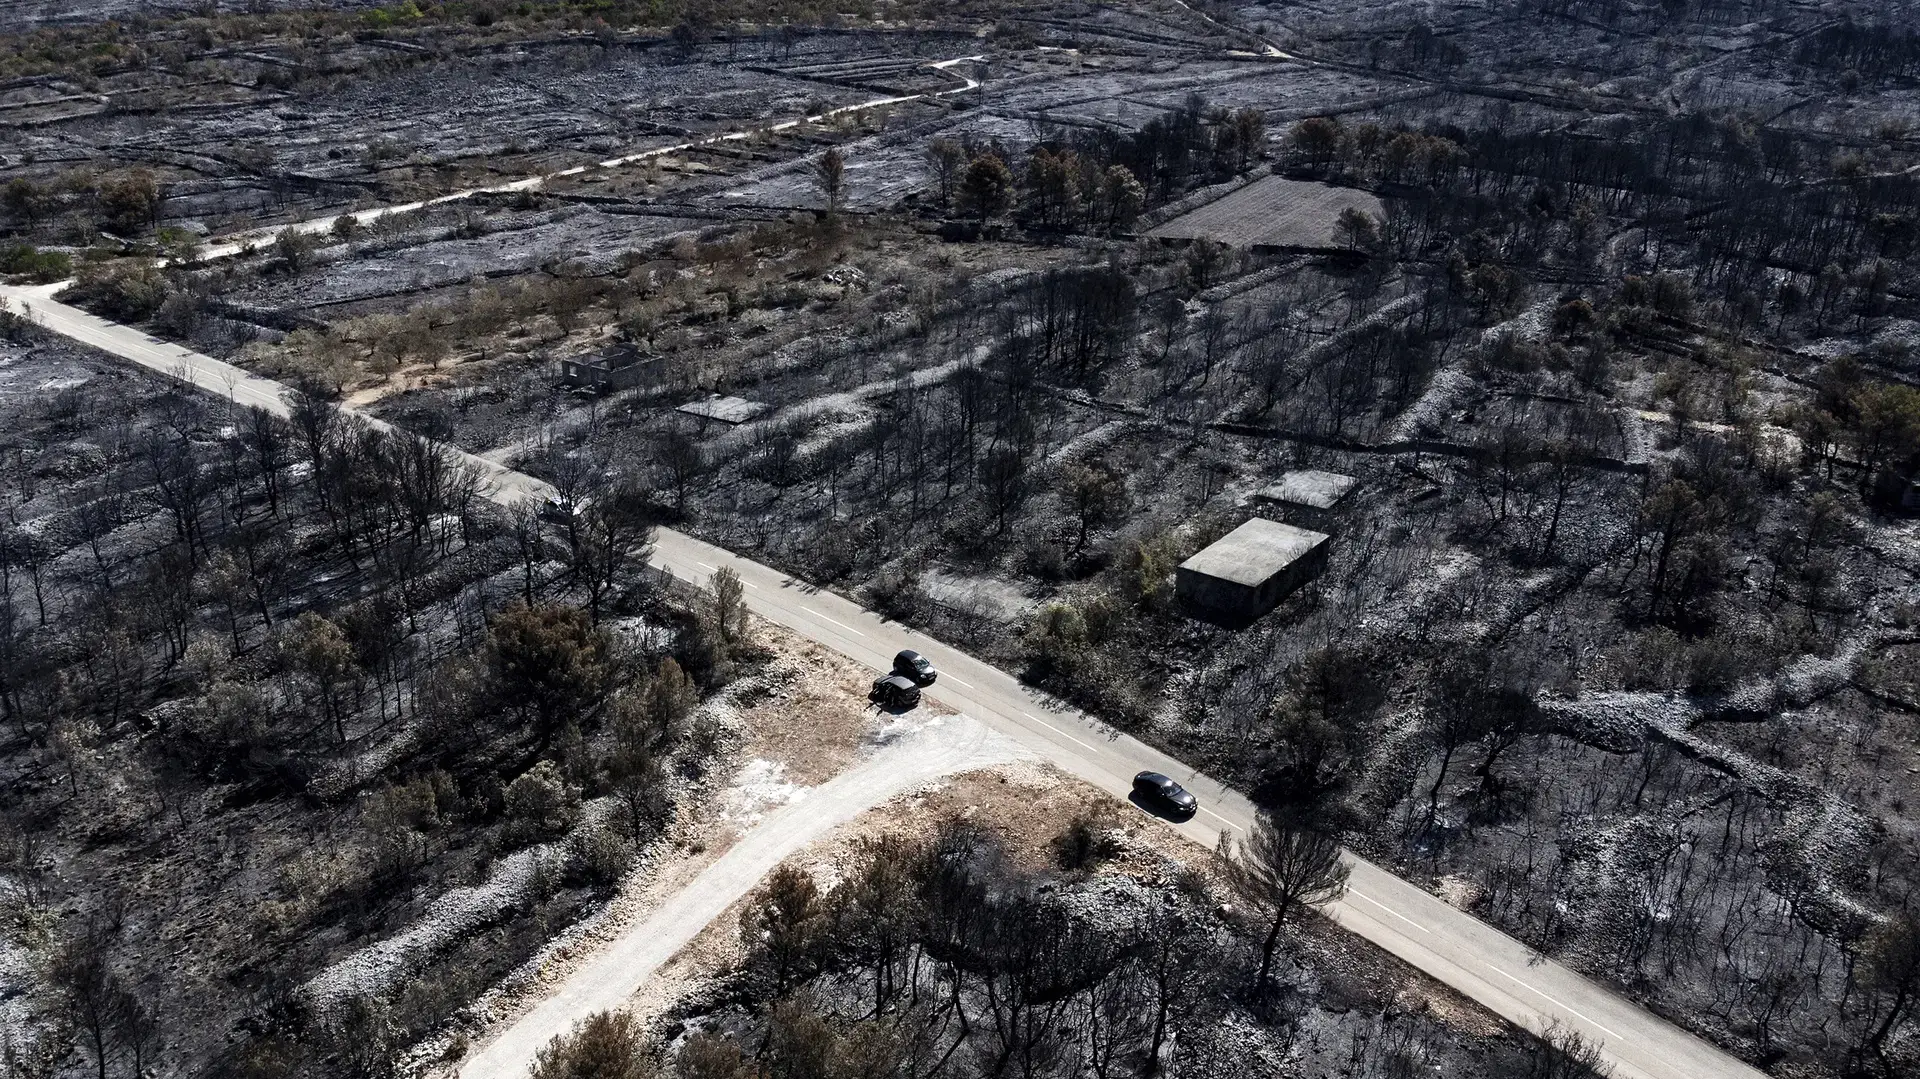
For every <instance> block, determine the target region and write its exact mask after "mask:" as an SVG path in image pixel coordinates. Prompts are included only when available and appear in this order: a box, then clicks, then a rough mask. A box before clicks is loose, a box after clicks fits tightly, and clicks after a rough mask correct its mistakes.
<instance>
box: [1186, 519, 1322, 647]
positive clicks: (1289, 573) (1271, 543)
mask: <svg viewBox="0 0 1920 1079" xmlns="http://www.w3.org/2000/svg"><path fill="white" fill-rule="evenodd" d="M1327 539H1328V537H1327V534H1326V533H1324V532H1309V531H1308V530H1306V529H1304V528H1295V527H1293V526H1292V525H1285V524H1281V523H1280V522H1278V521H1269V520H1267V519H1266V518H1264V517H1255V518H1253V519H1252V520H1250V521H1248V522H1247V523H1246V524H1243V525H1241V526H1240V527H1239V528H1236V529H1234V530H1233V531H1231V532H1229V533H1227V534H1226V535H1224V536H1222V537H1220V538H1219V539H1217V540H1215V541H1214V542H1213V543H1212V544H1210V545H1209V546H1208V547H1207V548H1206V549H1205V550H1203V551H1201V552H1200V553H1199V554H1196V555H1194V556H1193V557H1192V558H1189V559H1187V560H1186V561H1185V562H1182V563H1180V568H1179V569H1178V570H1176V571H1175V572H1174V576H1173V582H1174V595H1175V596H1177V597H1178V598H1179V600H1180V603H1181V604H1182V605H1183V606H1184V607H1185V608H1186V609H1187V610H1188V611H1190V612H1192V613H1193V614H1195V615H1197V616H1199V617H1201V618H1204V619H1206V620H1208V621H1210V622H1218V623H1220V624H1222V625H1245V624H1246V623H1249V622H1252V621H1253V620H1254V619H1256V618H1259V617H1260V616H1261V615H1263V614H1266V613H1267V612H1268V611H1271V610H1273V608H1274V607H1275V606H1276V605H1278V604H1279V602H1280V601H1281V600H1283V599H1285V598H1286V597H1287V595H1288V594H1289V593H1291V592H1292V591H1293V590H1294V589H1296V588H1299V587H1300V586H1301V585H1303V584H1306V583H1307V582H1308V581H1311V580H1313V579H1314V578H1315V577H1318V576H1319V575H1320V571H1321V570H1323V569H1325V568H1326V567H1327Z"/></svg>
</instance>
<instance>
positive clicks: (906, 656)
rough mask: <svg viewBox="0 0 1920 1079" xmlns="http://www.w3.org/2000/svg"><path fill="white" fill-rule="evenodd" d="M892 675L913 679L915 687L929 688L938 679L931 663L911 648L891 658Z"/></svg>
mask: <svg viewBox="0 0 1920 1079" xmlns="http://www.w3.org/2000/svg"><path fill="white" fill-rule="evenodd" d="M893 673H895V674H898V675H905V676H906V677H908V678H911V679H913V684H914V685H916V686H930V685H932V684H933V683H934V680H935V679H937V678H939V677H940V672H939V671H936V670H934V669H933V663H932V662H931V661H930V660H928V659H927V657H925V656H923V655H921V654H920V653H918V652H916V651H914V650H913V649H911V648H909V649H906V650H905V651H903V652H901V653H900V654H899V655H897V656H895V657H893Z"/></svg>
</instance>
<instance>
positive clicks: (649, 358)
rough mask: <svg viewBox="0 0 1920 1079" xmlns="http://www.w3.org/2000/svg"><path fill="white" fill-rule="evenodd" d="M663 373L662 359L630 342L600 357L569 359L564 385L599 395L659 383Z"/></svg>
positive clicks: (562, 365) (564, 361)
mask: <svg viewBox="0 0 1920 1079" xmlns="http://www.w3.org/2000/svg"><path fill="white" fill-rule="evenodd" d="M662 371H663V363H662V360H661V357H659V356H657V355H655V354H653V353H651V352H644V351H642V350H641V349H640V348H639V347H638V346H637V345H633V344H631V343H627V342H622V343H620V344H617V345H615V346H614V347H613V348H611V349H609V350H607V351H606V352H603V353H600V354H598V355H589V356H568V357H566V358H564V359H562V360H561V361H560V381H561V383H562V384H563V385H567V386H573V387H575V388H578V389H587V390H593V391H595V392H596V393H612V392H614V391H615V390H630V389H632V388H633V387H635V386H642V385H653V384H657V383H658V382H659V381H660V378H661V374H662Z"/></svg>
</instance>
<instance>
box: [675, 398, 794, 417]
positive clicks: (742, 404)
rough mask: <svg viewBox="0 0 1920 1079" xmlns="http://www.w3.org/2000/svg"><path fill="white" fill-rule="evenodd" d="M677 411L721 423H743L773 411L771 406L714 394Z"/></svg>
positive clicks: (688, 403)
mask: <svg viewBox="0 0 1920 1079" xmlns="http://www.w3.org/2000/svg"><path fill="white" fill-rule="evenodd" d="M677 411H680V412H685V413H686V414H687V415H689V416H699V417H700V418H702V419H708V420H719V421H720V422H721V423H734V424H739V423H745V422H747V421H748V420H752V419H758V418H759V417H761V416H763V415H765V414H767V413H768V412H771V411H773V406H772V405H766V404H761V403H760V402H759V401H749V400H747V399H746V398H744V397H722V396H720V395H719V394H717V393H716V394H714V395H713V396H712V397H709V398H707V399H706V400H704V401H688V402H687V403H686V404H684V405H681V406H680V407H679V409H677Z"/></svg>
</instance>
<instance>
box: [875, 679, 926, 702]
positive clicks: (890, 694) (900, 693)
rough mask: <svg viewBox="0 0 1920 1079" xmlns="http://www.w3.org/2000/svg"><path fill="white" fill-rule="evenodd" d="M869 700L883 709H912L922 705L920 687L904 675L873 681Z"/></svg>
mask: <svg viewBox="0 0 1920 1079" xmlns="http://www.w3.org/2000/svg"><path fill="white" fill-rule="evenodd" d="M867 699H868V700H870V701H873V702H874V703H875V704H878V705H879V706H880V707H882V708H912V707H913V706H914V705H916V704H919V703H920V687H919V686H916V685H914V684H913V679H911V678H908V677H907V676H906V675H904V674H890V675H887V676H886V677H885V678H876V679H874V680H873V689H872V691H871V692H869V693H868V694H867Z"/></svg>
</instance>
